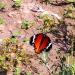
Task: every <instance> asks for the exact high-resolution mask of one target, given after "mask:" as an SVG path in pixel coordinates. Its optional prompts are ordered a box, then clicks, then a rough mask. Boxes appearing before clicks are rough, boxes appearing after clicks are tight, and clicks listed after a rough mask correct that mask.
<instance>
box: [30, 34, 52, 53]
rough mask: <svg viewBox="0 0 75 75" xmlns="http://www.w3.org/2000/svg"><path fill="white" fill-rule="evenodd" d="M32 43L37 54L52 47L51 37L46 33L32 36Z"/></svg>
mask: <svg viewBox="0 0 75 75" xmlns="http://www.w3.org/2000/svg"><path fill="white" fill-rule="evenodd" d="M30 45H32V46H33V47H34V50H35V53H37V54H40V53H42V52H43V51H45V52H48V51H50V49H51V48H52V43H51V40H50V38H49V37H48V36H47V35H46V34H44V33H39V34H36V35H33V36H31V37H30Z"/></svg>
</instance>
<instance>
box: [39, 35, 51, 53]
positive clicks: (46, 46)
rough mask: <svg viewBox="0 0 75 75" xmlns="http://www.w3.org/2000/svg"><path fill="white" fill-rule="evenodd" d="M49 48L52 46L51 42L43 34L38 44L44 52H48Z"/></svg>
mask: <svg viewBox="0 0 75 75" xmlns="http://www.w3.org/2000/svg"><path fill="white" fill-rule="evenodd" d="M50 48H52V44H51V40H50V38H49V37H48V36H45V37H44V38H43V42H42V43H41V45H40V48H39V49H40V50H41V51H42V50H45V51H46V52H48V51H49V50H50Z"/></svg>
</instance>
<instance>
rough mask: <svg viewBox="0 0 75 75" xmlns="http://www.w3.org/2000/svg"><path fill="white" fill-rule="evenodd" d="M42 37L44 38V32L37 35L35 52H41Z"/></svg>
mask: <svg viewBox="0 0 75 75" xmlns="http://www.w3.org/2000/svg"><path fill="white" fill-rule="evenodd" d="M42 39H43V34H42V33H40V34H37V35H36V39H35V42H34V48H35V52H36V53H38V54H39V53H40V52H41V50H40V49H39V47H40V45H41V41H42Z"/></svg>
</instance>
